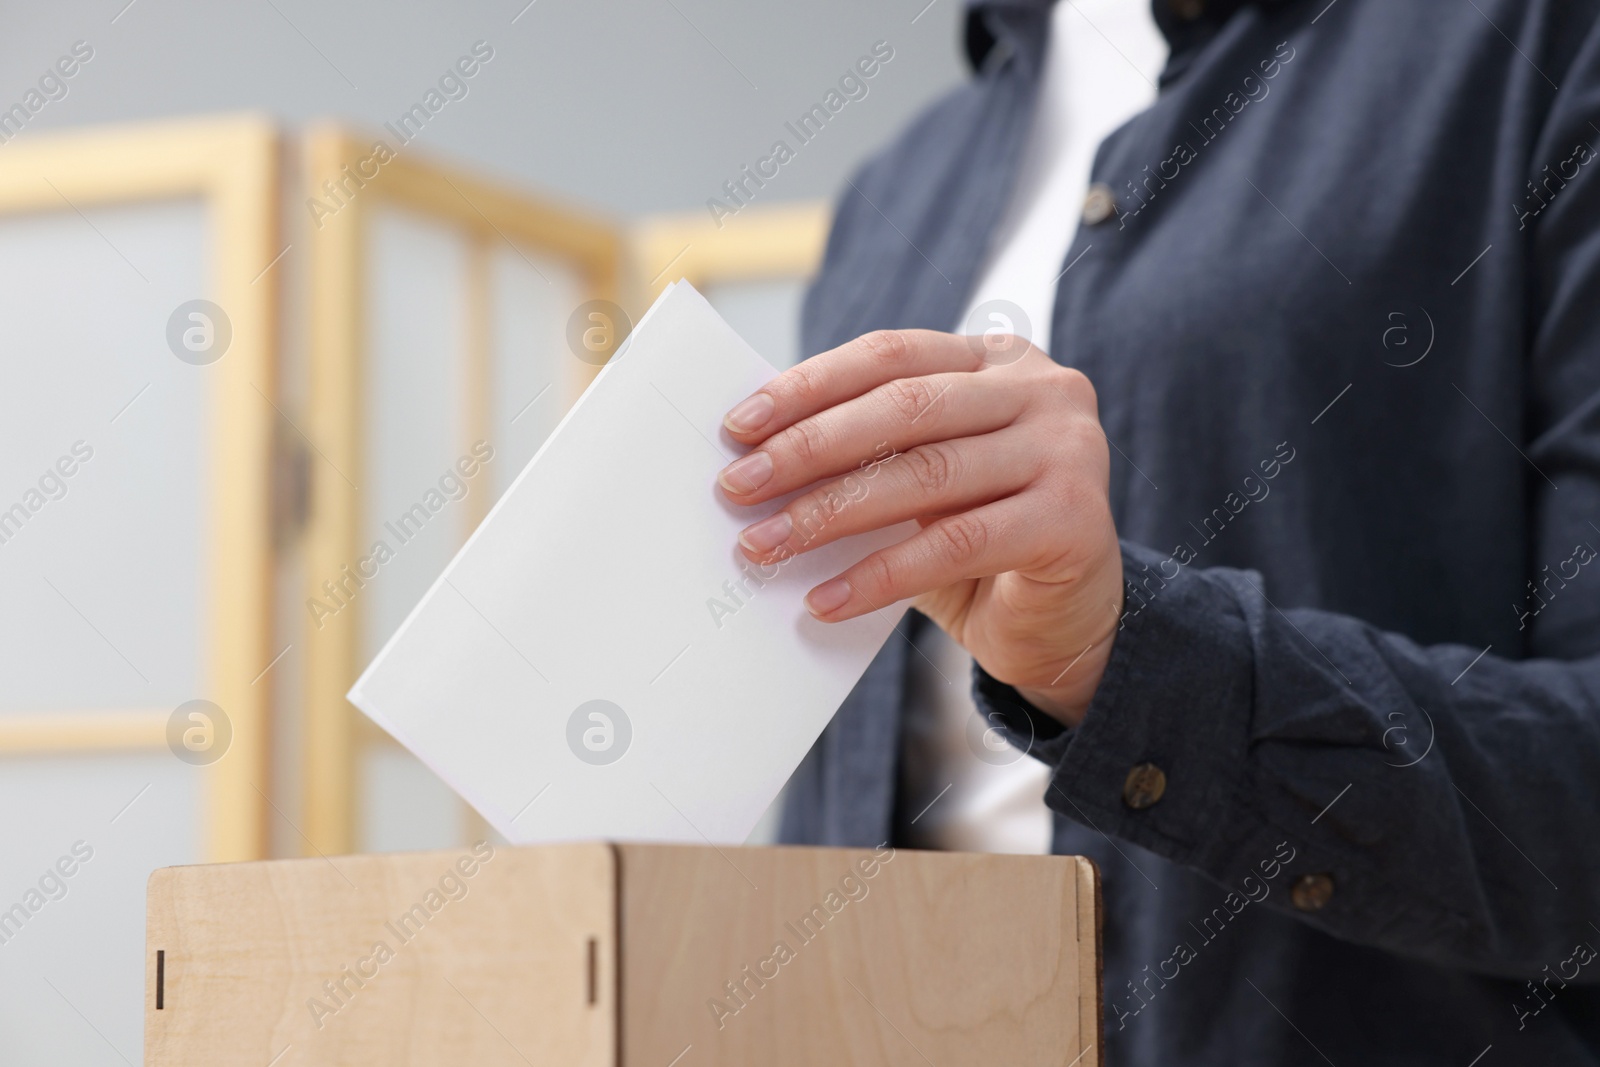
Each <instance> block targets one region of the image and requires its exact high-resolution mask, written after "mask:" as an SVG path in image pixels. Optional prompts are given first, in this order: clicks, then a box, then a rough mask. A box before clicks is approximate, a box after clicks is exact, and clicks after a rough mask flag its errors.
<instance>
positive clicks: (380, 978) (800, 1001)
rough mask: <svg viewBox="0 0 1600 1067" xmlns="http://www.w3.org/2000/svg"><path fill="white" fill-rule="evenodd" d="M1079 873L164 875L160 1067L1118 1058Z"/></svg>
mask: <svg viewBox="0 0 1600 1067" xmlns="http://www.w3.org/2000/svg"><path fill="white" fill-rule="evenodd" d="M1097 895H1098V874H1097V871H1096V869H1095V867H1094V865H1093V864H1092V863H1090V862H1089V861H1088V860H1086V859H1081V858H1076V857H1053V856H979V855H966V854H959V853H934V852H909V851H904V850H899V851H897V850H895V849H892V848H887V847H884V848H879V849H877V850H857V849H831V848H718V847H715V846H706V847H691V846H680V845H627V844H603V843H595V844H561V845H544V846H535V847H515V848H513V847H506V846H491V845H489V844H488V843H486V842H480V843H479V844H478V845H476V846H474V847H471V848H463V849H459V850H455V851H447V852H425V853H410V854H400V855H381V856H338V857H332V858H327V859H305V860H281V861H271V862H260V863H233V864H216V865H209V866H196V867H172V868H167V869H164V870H158V871H156V872H155V873H154V874H152V875H151V877H150V885H149V902H148V905H149V917H148V954H149V961H148V972H147V975H148V978H147V987H146V993H145V1063H146V1064H148V1065H149V1067H169V1065H171V1067H177V1065H182V1067H225V1065H233V1064H238V1065H241V1067H268V1065H271V1067H302V1065H313V1064H330V1065H331V1064H341V1065H342V1064H382V1065H384V1067H406V1065H423V1064H429V1065H432V1064H439V1065H449V1067H454V1065H458V1064H473V1065H478V1067H487V1065H500V1064H505V1065H537V1067H544V1065H546V1064H549V1065H558V1064H559V1065H561V1067H580V1065H593V1067H602V1065H604V1067H727V1065H735V1064H737V1065H761V1067H785V1065H796V1067H798V1065H801V1064H806V1065H812V1064H924V1063H928V1064H937V1065H938V1067H958V1065H962V1064H973V1065H978V1064H982V1065H984V1067H991V1065H993V1064H999V1063H1004V1064H1008V1065H1016V1067H1021V1065H1025V1064H1053V1065H1057V1067H1061V1065H1066V1064H1080V1063H1081V1064H1097V1063H1098V1062H1099V1059H1100V978H1099V960H1100V933H1099V922H1098V915H1099V910H1098V901H1097Z"/></svg>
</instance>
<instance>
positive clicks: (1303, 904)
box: [1289, 874, 1333, 911]
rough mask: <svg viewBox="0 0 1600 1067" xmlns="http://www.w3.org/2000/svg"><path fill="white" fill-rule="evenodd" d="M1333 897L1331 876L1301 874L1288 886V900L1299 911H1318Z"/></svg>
mask: <svg viewBox="0 0 1600 1067" xmlns="http://www.w3.org/2000/svg"><path fill="white" fill-rule="evenodd" d="M1332 897H1333V876H1332V875H1329V874H1302V875H1301V876H1300V877H1299V878H1296V879H1295V880H1294V885H1292V886H1290V887H1289V900H1290V901H1291V902H1292V903H1293V904H1294V906H1295V907H1297V908H1299V909H1300V910H1301V911H1320V910H1321V909H1322V906H1323V905H1324V904H1326V903H1327V902H1328V901H1329V899H1331V898H1332Z"/></svg>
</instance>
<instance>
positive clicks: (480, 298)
mask: <svg viewBox="0 0 1600 1067" xmlns="http://www.w3.org/2000/svg"><path fill="white" fill-rule="evenodd" d="M373 144H374V143H373V141H372V140H371V139H370V138H363V137H360V136H358V135H357V134H355V133H354V132H352V131H349V130H346V129H341V128H338V127H333V126H328V127H322V128H319V129H316V130H314V131H312V132H311V133H310V134H309V135H308V136H307V137H306V138H305V141H304V148H305V151H304V156H305V177H304V181H305V184H306V186H307V188H308V189H309V190H312V191H313V192H314V193H316V192H317V191H325V190H328V189H329V188H330V186H329V184H328V183H332V188H333V189H334V190H335V191H336V192H338V193H339V196H338V197H337V200H336V201H334V202H335V203H336V204H337V211H336V212H334V213H331V214H328V215H326V216H324V217H320V218H319V219H318V220H317V222H318V225H317V226H316V227H315V228H314V229H313V232H312V235H311V267H310V279H309V281H310V303H309V314H310V331H311V332H310V349H309V355H310V370H311V378H310V411H309V421H310V424H311V426H312V431H311V436H312V437H313V438H314V439H315V440H316V441H317V443H318V447H319V448H320V449H321V451H322V452H323V453H325V455H326V458H327V459H328V461H329V463H330V464H331V466H332V467H334V468H337V469H338V470H340V471H347V472H350V476H351V477H352V478H353V479H354V481H355V483H356V484H362V480H363V472H364V471H366V470H368V469H369V467H368V463H369V460H371V457H366V456H363V455H362V451H363V448H362V442H363V420H364V417H365V410H364V402H365V399H366V395H365V392H364V380H365V377H366V374H365V372H364V369H365V361H366V354H367V351H368V340H369V339H368V338H367V337H365V336H364V335H363V333H364V322H365V315H366V309H367V301H368V300H369V297H370V294H369V292H368V284H367V283H368V280H369V277H370V274H371V270H372V264H371V262H370V261H369V256H370V254H371V250H370V248H369V246H368V244H367V230H368V227H369V225H370V221H371V217H372V213H373V211H374V209H376V208H380V207H383V206H386V205H387V206H397V207H400V208H403V209H405V210H406V211H408V212H410V213H413V214H416V215H420V216H422V217H425V218H427V219H429V220H432V221H434V222H437V223H439V224H442V225H444V226H446V227H448V228H450V229H451V230H453V231H457V232H459V233H460V234H461V235H462V236H463V237H464V239H465V240H466V241H467V242H468V249H469V253H468V258H467V263H466V269H465V272H464V276H463V277H462V278H460V279H459V284H460V285H461V286H462V287H463V288H462V292H463V295H464V300H465V307H466V309H467V313H466V315H465V318H464V326H465V329H466V330H467V331H468V336H467V337H466V338H465V339H464V341H465V344H464V358H463V359H462V360H461V364H460V366H459V367H458V368H456V372H457V373H459V374H460V375H461V376H462V377H463V381H464V388H463V393H464V395H465V397H466V406H467V409H468V410H467V411H466V412H464V413H463V414H464V418H463V419H462V424H463V425H464V426H465V427H466V428H467V433H466V435H465V440H464V441H463V442H462V444H463V446H465V445H466V444H468V443H470V442H472V441H473V440H476V439H479V438H485V439H486V438H487V436H488V424H489V410H490V406H491V394H490V390H491V388H492V384H491V372H490V362H491V350H492V346H493V340H494V339H493V338H492V337H491V334H490V330H491V329H492V323H493V321H494V314H493V313H494V307H493V306H492V299H493V296H492V291H491V290H492V286H491V284H490V273H491V255H492V253H493V252H494V250H495V249H496V247H497V246H499V245H507V246H512V247H513V248H516V249H518V250H527V251H528V252H530V253H536V254H542V255H545V256H550V257H554V258H555V259H557V260H559V261H561V262H563V263H565V264H567V265H569V266H570V267H571V269H572V270H573V271H574V272H575V273H576V274H577V276H578V277H579V278H581V285H582V288H583V290H584V294H585V297H586V298H593V299H607V300H613V301H615V300H617V299H618V294H619V289H620V286H621V277H622V269H623V268H622V263H623V241H622V236H621V231H620V230H619V229H618V228H617V227H615V226H612V225H610V224H608V223H607V222H605V221H604V220H602V219H599V218H596V217H593V216H590V215H588V214H586V213H584V212H581V211H577V210H573V209H571V208H567V207H563V206H560V205H557V204H554V203H551V202H549V201H546V200H543V199H541V198H538V197H535V196H531V195H528V194H526V193H522V192H517V191H514V190H511V189H508V188H506V187H504V186H501V185H499V184H496V183H494V182H491V181H486V180H484V179H482V178H480V177H475V176H473V175H471V174H469V173H467V172H465V171H463V170H460V169H456V168H453V167H450V166H446V165H443V164H440V163H437V162H432V161H429V160H426V159H422V158H419V157H418V156H417V155H415V154H412V153H411V151H410V150H407V151H405V152H396V153H394V154H393V155H392V156H389V157H388V158H384V159H383V161H382V163H381V164H378V163H377V162H376V161H375V160H374V152H373ZM352 175H353V177H352ZM358 179H359V180H358ZM573 310H576V309H573ZM568 364H570V366H569V367H568V380H567V381H566V382H565V383H564V388H563V390H561V391H563V392H565V394H566V395H565V396H564V397H562V398H560V399H561V402H562V403H563V405H566V404H570V403H571V402H572V401H573V400H574V399H576V398H577V396H578V394H579V393H581V391H582V389H583V387H584V386H585V385H587V384H588V382H589V381H590V380H591V379H592V377H593V374H594V372H595V371H596V370H597V368H595V367H593V366H590V365H588V364H586V363H584V362H582V361H580V360H578V359H572V360H569V361H568ZM319 473H320V474H322V475H324V476H321V477H317V478H315V479H314V482H313V490H312V500H311V511H310V520H309V525H308V527H307V537H306V542H305V565H306V575H307V582H306V584H307V593H308V595H309V596H311V597H318V596H321V595H322V590H321V588H320V586H319V582H320V580H321V579H324V578H325V577H326V576H328V575H334V574H338V573H339V571H340V568H341V567H342V566H344V565H345V564H347V563H348V562H349V561H351V560H353V559H356V558H357V557H358V556H359V555H360V549H361V546H360V545H359V543H358V538H359V536H360V532H361V529H362V523H363V515H362V513H361V500H360V494H359V493H358V491H357V490H356V489H355V486H354V485H352V484H349V483H347V482H345V481H344V480H343V479H342V478H340V477H335V476H329V475H328V474H327V472H326V471H325V470H320V469H319ZM468 500H469V501H470V506H471V507H472V508H473V511H472V512H471V513H470V514H469V515H468V516H467V519H468V521H467V522H466V523H465V524H464V527H463V529H462V533H461V536H462V537H463V538H464V537H465V535H466V532H467V531H470V530H471V529H472V528H473V527H474V526H475V525H476V523H477V522H478V521H479V520H481V519H482V517H483V514H484V512H485V510H486V509H487V506H488V494H486V493H479V494H476V495H475V496H469V497H468ZM361 615H362V604H361V602H360V601H359V600H357V601H352V603H351V605H350V608H349V609H348V610H342V611H340V612H339V613H338V614H337V615H336V616H333V617H331V618H328V619H326V620H323V622H322V625H321V627H320V629H319V630H318V632H316V633H315V635H314V637H313V636H312V635H309V634H308V640H307V641H306V642H305V647H306V661H305V663H306V669H305V699H304V706H303V711H304V717H305V730H304V749H303V751H304V761H303V768H302V771H303V775H304V778H303V789H304V794H303V812H304V821H303V829H304V831H305V834H306V837H307V838H308V839H309V845H310V847H311V848H313V849H315V850H318V851H321V852H324V853H340V852H349V851H352V850H354V849H355V848H357V847H358V844H359V843H358V841H357V835H356V823H357V817H358V814H359V813H358V810H357V808H358V804H357V793H358V787H359V783H360V779H359V777H358V776H359V773H360V771H359V765H360V760H359V758H358V757H359V755H360V753H361V749H362V747H363V746H365V745H369V744H387V743H390V742H388V740H387V738H386V737H385V736H384V735H382V734H381V733H380V732H379V731H377V730H376V729H375V728H374V727H372V726H371V725H370V724H368V723H367V722H366V720H365V719H364V718H363V717H362V716H360V713H359V712H357V711H355V709H354V708H352V707H351V706H350V704H349V703H348V702H347V701H346V700H345V698H344V694H345V692H346V691H347V690H348V689H349V687H350V685H351V683H352V682H354V680H355V678H356V676H357V674H358V673H359V672H360V669H361V667H362V666H363V664H362V663H361V662H360V659H361V633H362V630H361Z"/></svg>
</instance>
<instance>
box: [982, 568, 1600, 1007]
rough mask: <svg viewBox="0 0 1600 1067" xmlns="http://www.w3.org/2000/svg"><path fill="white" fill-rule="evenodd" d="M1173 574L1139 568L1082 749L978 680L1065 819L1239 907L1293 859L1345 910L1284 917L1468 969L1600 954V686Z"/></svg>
mask: <svg viewBox="0 0 1600 1067" xmlns="http://www.w3.org/2000/svg"><path fill="white" fill-rule="evenodd" d="M1157 562H1158V557H1157V556H1156V555H1155V554H1154V553H1150V552H1148V551H1147V550H1144V549H1141V548H1138V547H1135V546H1125V559H1124V566H1125V569H1126V571H1127V573H1128V576H1129V579H1130V581H1132V582H1134V583H1135V584H1136V585H1138V584H1139V583H1140V581H1141V579H1142V578H1149V581H1148V584H1147V586H1146V587H1144V592H1143V594H1142V595H1141V596H1139V597H1135V596H1132V595H1130V597H1129V603H1128V610H1127V614H1126V616H1125V623H1124V626H1123V628H1122V630H1121V631H1120V632H1119V633H1118V635H1117V638H1116V641H1115V643H1114V646H1113V648H1112V651H1111V656H1110V658H1109V661H1108V663H1107V666H1106V671H1105V675H1104V678H1103V680H1102V683H1101V686H1100V689H1099V691H1098V692H1097V693H1096V696H1095V698H1094V701H1093V703H1092V704H1091V706H1090V708H1089V711H1088V714H1087V716H1086V717H1085V719H1084V720H1083V723H1082V725H1081V726H1080V727H1078V728H1077V729H1076V730H1073V731H1070V732H1069V731H1066V730H1063V729H1062V728H1061V727H1060V726H1059V724H1058V723H1056V722H1055V721H1054V720H1053V719H1051V718H1049V717H1048V716H1046V715H1044V714H1043V713H1041V712H1039V711H1038V710H1037V709H1034V708H1031V707H1029V706H1028V705H1026V703H1025V702H1023V701H1022V700H1021V698H1020V697H1019V695H1018V694H1017V693H1016V691H1015V690H1011V689H1009V687H1005V686H1002V685H1000V684H998V683H996V682H994V681H993V679H990V678H988V677H986V676H982V675H980V684H979V699H980V702H981V703H983V704H985V705H987V707H986V708H985V710H993V711H996V712H998V713H999V714H1001V715H1002V716H1003V717H1005V718H1006V719H1007V720H1008V721H1009V722H1011V723H1013V724H1015V725H1014V731H1015V733H1016V735H1017V739H1018V741H1019V742H1022V743H1025V742H1026V740H1027V738H1028V736H1029V734H1030V733H1032V734H1033V735H1034V741H1033V751H1034V753H1035V755H1037V756H1039V757H1040V758H1042V759H1044V760H1046V761H1047V762H1049V763H1051V764H1052V765H1054V767H1055V768H1056V770H1055V774H1054V776H1053V780H1052V785H1051V788H1050V790H1049V793H1048V795H1047V801H1048V802H1049V803H1050V805H1051V806H1052V807H1053V808H1055V809H1056V810H1057V811H1059V812H1061V813H1062V814H1063V815H1065V816H1066V817H1068V818H1072V819H1075V820H1077V821H1079V822H1082V823H1085V824H1087V825H1092V826H1094V827H1096V828H1098V829H1099V830H1101V831H1103V832H1105V833H1108V834H1111V835H1114V836H1117V837H1121V838H1124V839H1126V840H1129V841H1132V842H1134V843H1136V844H1138V845H1140V846H1142V847H1145V848H1148V849H1150V850H1152V851H1154V852H1157V853H1159V854H1161V855H1163V856H1165V857H1167V858H1168V859H1170V860H1172V861H1174V862H1178V863H1182V864H1185V865H1187V866H1190V867H1193V868H1195V869H1198V870H1200V871H1202V872H1204V873H1206V874H1208V875H1209V876H1211V877H1214V878H1216V879H1217V880H1218V881H1219V882H1223V883H1225V884H1238V882H1239V880H1240V879H1241V878H1242V877H1244V876H1245V875H1255V876H1257V877H1259V876H1260V872H1259V871H1258V870H1257V869H1256V860H1257V859H1258V858H1259V857H1261V856H1271V855H1273V854H1274V850H1275V848H1276V847H1277V846H1278V844H1279V843H1280V842H1283V841H1289V842H1290V843H1291V844H1292V845H1293V847H1294V848H1295V850H1296V859H1295V862H1294V864H1293V869H1292V871H1289V872H1285V873H1284V874H1283V875H1282V876H1281V877H1282V884H1283V886H1284V888H1289V889H1292V888H1293V886H1294V883H1295V882H1296V881H1297V880H1299V879H1301V878H1304V877H1305V876H1306V875H1308V874H1325V875H1326V876H1327V877H1328V879H1329V882H1330V883H1331V886H1332V889H1333V892H1332V894H1331V896H1328V897H1327V898H1326V900H1325V901H1323V902H1322V903H1321V906H1320V907H1317V908H1315V909H1313V910H1307V908H1306V907H1305V906H1304V905H1309V904H1315V903H1317V901H1318V899H1319V898H1320V896H1321V894H1320V893H1319V892H1317V890H1321V889H1325V888H1326V885H1324V884H1321V883H1318V884H1315V885H1309V886H1307V885H1302V887H1301V888H1302V892H1300V893H1298V894H1297V893H1294V892H1274V893H1273V894H1272V896H1271V897H1270V899H1269V906H1276V907H1280V908H1283V909H1285V910H1287V911H1288V912H1290V913H1291V914H1296V915H1298V916H1300V917H1301V918H1303V919H1304V920H1305V921H1308V922H1311V923H1313V924H1314V925H1317V926H1319V927H1321V928H1323V929H1325V930H1327V931H1328V932H1329V933H1332V934H1334V935H1336V936H1339V937H1342V938H1345V939H1348V940H1352V941H1358V942H1363V943H1367V944H1372V945H1375V946H1379V947H1383V948H1385V949H1388V950H1391V951H1396V952H1405V953H1408V954H1412V955H1416V956H1419V957H1424V958H1429V959H1433V960H1436V961H1439V962H1443V963H1448V964H1450V965H1454V966H1462V967H1470V968H1474V969H1480V970H1484V971H1491V972H1496V973H1503V974H1511V975H1523V974H1532V973H1537V972H1538V971H1539V969H1540V968H1541V967H1542V966H1544V965H1545V964H1546V963H1549V962H1550V961H1552V960H1559V959H1562V958H1564V957H1565V956H1566V955H1567V954H1568V953H1569V952H1570V950H1571V948H1572V945H1573V943H1574V942H1575V941H1576V940H1578V939H1580V938H1582V937H1585V936H1591V937H1594V936H1600V933H1597V932H1596V931H1595V930H1594V929H1593V928H1591V927H1590V926H1589V925H1588V922H1589V920H1590V919H1592V918H1595V917H1596V916H1600V845H1596V844H1595V842H1597V841H1600V725H1597V721H1596V720H1597V718H1600V712H1597V711H1596V708H1597V707H1600V662H1597V661H1595V660H1586V661H1579V662H1572V663H1562V662H1557V661H1550V660H1545V661H1529V662H1523V663H1513V662H1509V661H1505V660H1501V659H1497V658H1495V657H1492V656H1485V657H1483V658H1482V659H1481V660H1479V661H1478V662H1476V663H1474V662H1473V660H1474V657H1476V656H1477V655H1478V654H1479V650H1476V649H1469V648H1464V647H1461V646H1437V647H1432V648H1424V647H1421V646H1418V645H1416V644H1415V643H1413V642H1411V641H1409V640H1407V639H1405V638H1403V637H1400V636H1397V635H1393V634H1385V633H1382V632H1379V631H1376V630H1374V629H1373V628H1371V627H1369V626H1367V625H1366V624H1364V623H1362V622H1360V621H1359V620H1356V619H1352V618H1348V617H1345V616H1339V615H1336V614H1332V613H1328V612H1318V611H1291V612H1289V613H1288V614H1284V613H1283V612H1280V611H1278V609H1277V608H1275V607H1273V606H1272V604H1271V603H1270V602H1269V601H1268V600H1267V596H1269V595H1270V590H1266V589H1265V588H1264V587H1263V585H1262V580H1261V578H1260V576H1259V575H1256V574H1252V573H1247V572H1241V571H1231V570H1222V569H1215V570H1209V571H1183V572H1180V573H1178V574H1176V576H1175V577H1173V578H1171V579H1170V580H1168V579H1166V578H1164V577H1161V576H1160V575H1159V574H1158V573H1157V572H1154V571H1144V570H1143V568H1144V567H1145V566H1147V565H1148V566H1151V567H1154V566H1155V565H1156V564H1157ZM1169 573H1170V569H1169ZM1151 575H1155V577H1153V578H1150V576H1151ZM1469 664H1470V665H1471V670H1470V671H1467V672H1466V673H1465V674H1462V673H1461V672H1462V671H1463V670H1464V669H1465V668H1467V667H1468V665H1469ZM1458 676H1459V680H1457V679H1458ZM1424 753H1426V754H1424ZM1141 764H1153V765H1154V766H1155V767H1158V768H1160V770H1161V771H1162V774H1163V775H1164V778H1165V787H1164V790H1163V791H1162V793H1161V796H1160V798H1159V799H1158V800H1155V801H1154V802H1153V803H1148V801H1149V799H1150V797H1149V794H1150V791H1151V790H1150V787H1149V781H1148V780H1149V779H1150V778H1151V777H1152V776H1151V774H1150V773H1149V772H1145V774H1144V778H1145V779H1146V781H1144V782H1143V787H1142V790H1141V789H1134V790H1132V791H1131V792H1130V796H1129V799H1125V798H1124V791H1125V787H1126V786H1127V785H1128V782H1129V775H1130V772H1131V771H1132V769H1133V768H1134V767H1135V766H1138V765H1141ZM1139 784H1140V783H1139V782H1138V781H1137V780H1136V782H1135V785H1139ZM1141 792H1142V795H1141ZM1130 800H1131V801H1132V803H1130V802H1129V801H1130ZM1135 805H1145V806H1135ZM1557 887H1559V888H1557ZM1297 896H1298V897H1299V898H1300V901H1301V904H1302V907H1296V904H1295V902H1294V901H1295V898H1296V897H1297ZM1597 921H1600V920H1597ZM1584 978H1588V979H1589V980H1597V979H1600V974H1596V975H1594V976H1589V975H1587V974H1585V975H1584V976H1582V977H1580V978H1579V979H1578V980H1580V981H1581V980H1584Z"/></svg>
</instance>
